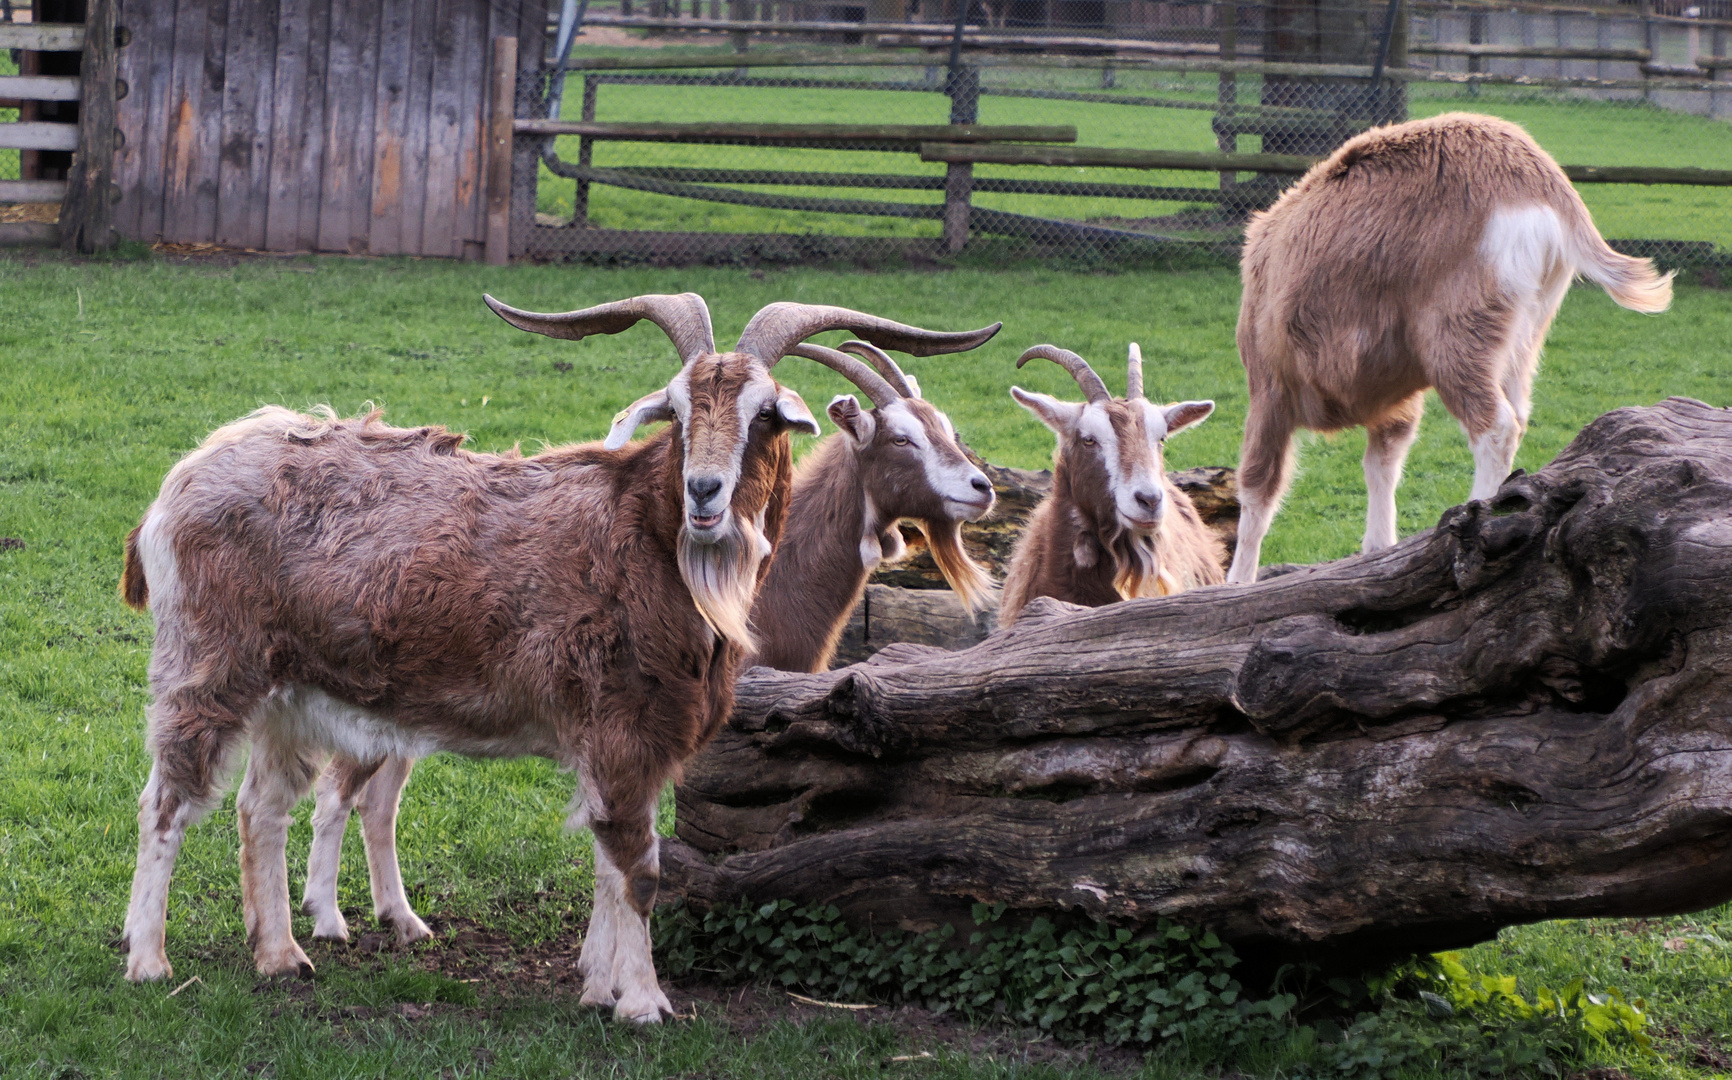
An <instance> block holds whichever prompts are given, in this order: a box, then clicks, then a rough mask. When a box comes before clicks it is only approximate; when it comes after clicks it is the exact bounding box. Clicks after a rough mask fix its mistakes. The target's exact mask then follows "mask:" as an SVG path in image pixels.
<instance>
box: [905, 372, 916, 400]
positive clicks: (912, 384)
mask: <svg viewBox="0 0 1732 1080" xmlns="http://www.w3.org/2000/svg"><path fill="white" fill-rule="evenodd" d="M902 381H903V382H905V383H907V384H908V392H909V393H910V394H912V395H914V396H915V397H919V396H920V384H919V383H918V382H916V381H915V379H914V376H912V375H910V374H908V373H907V372H906V371H904V372H903V373H902Z"/></svg>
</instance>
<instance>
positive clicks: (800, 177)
mask: <svg viewBox="0 0 1732 1080" xmlns="http://www.w3.org/2000/svg"><path fill="white" fill-rule="evenodd" d="M1728 2H1732V0H1728ZM971 3H972V6H971V7H970V9H969V11H968V12H967V18H968V20H969V25H968V27H967V29H966V30H965V33H964V35H963V41H962V44H963V48H962V49H961V50H960V63H959V64H957V65H956V66H954V67H953V66H952V63H951V56H950V55H949V53H948V50H949V49H950V48H951V47H952V46H953V45H954V41H953V39H952V28H951V26H950V25H948V23H949V21H950V20H953V19H954V17H955V15H956V11H955V9H954V7H951V8H949V9H948V10H947V9H945V8H944V7H943V6H942V5H939V4H937V3H928V2H927V0H915V2H912V3H910V4H908V6H907V7H906V8H903V7H902V6H901V3H900V0H897V2H896V3H894V4H892V5H891V7H892V9H893V10H892V11H891V12H890V13H889V14H891V15H893V16H894V17H895V19H896V21H895V22H891V21H889V20H888V19H887V18H886V13H885V12H884V11H883V10H881V9H880V7H879V5H877V4H873V5H871V7H870V8H868V7H866V6H852V5H837V4H789V3H781V2H777V3H773V4H771V3H764V4H758V3H750V4H747V3H730V4H727V5H715V4H698V3H693V4H691V5H689V6H688V7H686V8H681V7H680V6H679V5H678V4H676V3H674V2H673V0H665V2H664V3H662V4H660V5H659V6H658V5H643V4H639V5H638V7H637V8H636V9H632V8H629V7H628V6H627V5H626V4H625V3H624V2H623V0H615V4H616V5H617V6H614V5H609V6H602V5H600V4H592V6H591V9H590V12H591V15H590V19H591V23H590V25H589V27H588V28H587V29H586V31H585V34H584V35H583V36H580V37H579V38H578V39H577V41H578V49H577V50H576V51H575V52H574V55H573V57H572V58H571V61H570V64H571V67H572V70H571V72H570V74H569V76H568V77H567V78H566V80H565V83H564V91H563V94H562V95H561V96H560V99H559V101H558V102H557V108H555V107H554V106H555V102H553V101H550V100H549V95H548V87H549V85H550V83H551V82H553V81H554V80H553V78H552V76H553V70H552V66H551V64H550V66H549V67H548V68H544V69H543V70H542V71H541V72H539V73H536V74H533V75H530V76H526V77H525V79H524V80H523V81H522V83H521V85H520V87H519V102H518V114H519V116H521V117H538V118H541V117H547V116H548V115H549V114H550V113H556V114H557V115H558V117H559V118H560V119H561V120H564V121H574V122H577V123H580V124H588V125H591V126H590V127H586V128H583V129H581V133H569V134H560V135H556V136H547V137H525V136H520V137H519V150H520V154H521V155H522V156H521V157H520V172H521V173H522V178H521V179H520V187H521V191H522V195H523V198H522V200H521V201H522V202H525V203H528V204H529V205H525V206H519V207H518V209H517V211H516V213H515V215H514V234H513V239H514V248H515V250H517V251H519V252H522V253H527V254H529V255H532V256H535V257H541V258H555V259H580V260H586V261H600V262H654V263H700V262H712V263H759V262H825V261H875V260H886V259H905V260H910V259H911V260H916V261H919V260H925V259H942V258H960V259H970V258H973V259H985V260H1000V259H1005V258H1036V259H1045V260H1060V261H1065V262H1072V263H1075V262H1082V263H1099V264H1114V263H1124V262H1128V261H1135V260H1138V259H1145V258H1155V259H1161V260H1168V261H1170V260H1172V259H1173V258H1175V257H1179V256H1184V255H1196V256H1201V257H1204V258H1216V259H1218V258H1231V257H1233V256H1235V255H1236V254H1237V250H1238V246H1239V243H1240V240H1241V237H1242V232H1243V228H1244V224H1245V221H1246V219H1247V217H1248V216H1249V214H1250V213H1252V212H1253V211H1255V210H1257V209H1259V208H1261V207H1264V206H1267V205H1269V203H1271V202H1272V201H1273V200H1274V198H1275V197H1276V196H1277V195H1278V194H1279V192H1280V190H1281V189H1282V187H1284V186H1285V185H1286V184H1289V183H1291V182H1293V181H1294V180H1296V179H1297V177H1298V174H1299V172H1298V170H1300V169H1302V168H1303V163H1300V165H1298V166H1294V164H1293V159H1295V158H1315V157H1321V156H1324V155H1326V154H1328V153H1329V152H1330V151H1331V150H1333V149H1334V148H1335V147H1336V146H1338V145H1339V144H1340V143H1341V142H1342V141H1343V140H1344V139H1346V138H1349V137H1351V136H1352V135H1354V134H1356V133H1357V132H1359V131H1363V130H1365V129H1366V128H1368V127H1371V126H1373V125H1376V124H1380V123H1389V122H1395V121H1400V120H1404V119H1408V118H1418V117H1423V116H1431V115H1436V114H1438V113H1441V112H1446V111H1451V110H1462V109H1465V110H1471V111H1476V112H1485V113H1491V114H1495V115H1499V116H1504V117H1506V118H1508V119H1511V120H1515V121H1517V122H1519V123H1521V124H1522V125H1523V126H1525V127H1526V128H1527V129H1528V131H1529V132H1531V133H1532V134H1533V135H1534V136H1535V138H1536V139H1538V140H1539V142H1540V143H1541V145H1543V146H1545V147H1546V148H1547V149H1548V150H1550V151H1551V152H1552V154H1553V155H1554V156H1555V157H1557V158H1558V159H1559V160H1560V162H1562V163H1564V164H1566V165H1591V166H1622V167H1632V166H1634V167H1644V166H1645V167H1652V168H1680V167H1683V168H1699V169H1707V170H1732V82H1725V83H1724V84H1723V88H1717V87H1718V86H1720V85H1722V84H1716V83H1714V82H1713V81H1712V80H1713V79H1715V78H1717V77H1718V78H1721V79H1725V78H1726V77H1727V74H1728V73H1727V72H1726V71H1723V70H1721V69H1718V68H1716V67H1715V66H1713V65H1712V64H1711V63H1710V64H1709V66H1707V67H1696V66H1691V67H1690V68H1689V70H1690V72H1693V73H1694V74H1693V75H1691V74H1688V73H1686V72H1685V71H1684V68H1685V67H1686V66H1687V65H1695V64H1696V63H1697V58H1698V57H1700V58H1705V59H1708V58H1712V57H1719V56H1724V54H1725V51H1726V48H1725V45H1726V41H1725V38H1726V33H1727V29H1728V27H1732V20H1715V19H1711V18H1707V17H1705V16H1702V15H1701V12H1700V10H1697V11H1696V13H1695V14H1693V15H1690V16H1687V17H1686V16H1685V15H1683V14H1682V13H1681V12H1680V13H1679V14H1678V15H1677V16H1676V17H1673V16H1669V15H1667V14H1666V13H1665V12H1663V11H1661V10H1660V8H1659V6H1658V5H1657V4H1656V5H1652V6H1651V7H1650V8H1649V9H1648V10H1647V11H1645V12H1644V11H1643V10H1641V9H1632V8H1630V7H1627V6H1607V7H1606V8H1605V9H1604V10H1593V9H1589V8H1585V7H1582V6H1580V5H1575V6H1572V8H1571V9H1570V10H1569V11H1568V12H1558V11H1555V10H1549V9H1545V8H1542V7H1540V6H1538V5H1510V6H1509V7H1507V8H1501V9H1496V10H1493V9H1489V8H1486V7H1483V6H1477V7H1471V8H1470V7H1466V6H1463V5H1457V4H1438V3H1428V4H1415V5H1412V6H1409V5H1408V4H1407V3H1392V2H1388V0H1361V2H1358V3H1353V2H1350V0H1330V2H1329V3H1326V4H1325V3H1308V4H1301V3H1296V2H1293V0H1271V2H1269V3H1264V4H1249V3H1176V2H1154V0H999V2H997V3H981V2H980V0H971ZM1728 14H1732V13H1728ZM1392 16H1393V17H1392ZM860 20H868V21H866V22H863V23H859V21H860ZM849 21H854V22H857V23H859V25H860V26H861V27H862V29H861V30H860V31H859V32H852V31H850V30H846V29H840V30H839V29H836V27H837V26H839V25H842V24H844V23H847V22H849ZM1721 22H1725V23H1726V25H1724V26H1722V25H1720V23H1721ZM644 24H649V25H644ZM706 24H710V28H708V29H706V28H705V27H706ZM747 24H749V25H750V26H751V27H752V29H751V30H750V31H746V30H740V29H739V27H740V26H742V25H747ZM694 27H695V28H697V29H693V28H694ZM778 28H780V29H778ZM742 49H743V50H744V51H743V52H742V51H741V50H742ZM1656 73H1658V74H1656ZM670 124H678V125H690V124H707V125H716V126H714V127H711V128H709V129H706V131H705V132H702V133H694V132H693V131H691V130H686V131H683V132H676V133H669V132H667V131H666V130H663V129H656V128H653V127H652V128H642V127H638V128H629V129H628V128H625V127H622V125H670ZM959 124H960V125H978V127H977V129H976V130H974V131H973V132H958V131H957V129H955V128H951V129H950V130H949V132H948V133H946V132H945V130H944V126H945V125H959ZM777 125H784V126H782V127H778V126H777ZM785 125H808V126H809V127H807V128H805V129H802V130H798V131H793V130H790V129H789V128H787V127H785ZM825 125H827V126H825ZM1064 127H1074V129H1075V134H1074V136H1072V137H1069V138H1068V141H1067V139H1066V136H1065V134H1064V133H1062V132H1059V131H1055V130H1053V129H1058V128H1064ZM920 128H924V129H926V130H925V131H924V133H923V132H921V131H920V130H915V129H920ZM970 140H978V141H970ZM935 144H944V145H946V146H949V147H950V148H951V149H950V150H949V151H943V150H942V149H940V150H939V151H935V150H934V146H935ZM957 147H964V148H966V149H964V150H958V149H956V148H957ZM983 147H998V148H1004V147H1009V148H1011V149H1010V151H1007V153H1009V155H1010V157H1013V158H1020V159H1022V160H1025V161H1026V160H1041V161H1048V162H1052V161H1063V162H1064V163H1062V164H1052V163H1047V164H1029V163H1016V164H1012V163H1008V160H1007V159H1006V158H1005V157H1004V156H1003V155H1000V156H999V157H998V158H997V159H995V160H982V159H981V158H980V154H981V153H982V150H983ZM1018 147H1020V148H1021V149H1017V148H1018ZM1042 147H1045V148H1047V149H1046V150H1042V149H1041V148H1042ZM1081 148H1100V149H1103V150H1115V151H1144V152H1147V153H1144V154H1142V155H1140V156H1137V157H1136V159H1135V160H1134V161H1126V160H1124V158H1123V155H1122V154H1121V155H1120V156H1119V157H1116V158H1115V157H1113V155H1111V154H1100V153H1083V152H1082V149H1081ZM1055 151H1068V154H1067V153H1058V152H1055ZM1156 152H1159V153H1156ZM946 153H948V154H950V155H952V157H951V158H950V159H946V158H945V154H946ZM1079 154H1080V155H1081V156H1080V157H1078V155H1079ZM1221 154H1231V155H1241V156H1236V157H1234V158H1231V159H1229V160H1228V161H1226V162H1222V161H1220V160H1219V159H1218V158H1216V157H1210V156H1209V155H1221ZM1031 155H1032V158H1031V157H1030V156H1031ZM1187 155H1189V157H1188V158H1187ZM1267 155H1286V156H1288V157H1289V160H1288V161H1286V162H1280V161H1273V160H1272V159H1270V158H1268V157H1267ZM957 156H960V158H962V159H970V158H972V159H974V160H973V163H972V164H969V163H967V162H966V160H964V161H958V160H956V157H957ZM990 156H991V155H989V157H990ZM1180 159H1184V160H1180ZM1229 165H1230V166H1233V167H1231V168H1229V167H1227V166H1229ZM1578 190H1580V191H1581V192H1582V195H1583V198H1584V200H1585V201H1586V202H1587V204H1588V206H1589V208H1590V209H1591V210H1592V212H1593V213H1594V217H1595V220H1596V222H1597V223H1598V224H1599V226H1600V229H1601V231H1602V232H1603V233H1604V234H1605V235H1606V236H1607V238H1608V239H1610V240H1613V241H1614V243H1615V244H1616V245H1617V246H1619V247H1620V248H1623V249H1625V250H1629V251H1633V252H1640V253H1642V254H1649V255H1656V256H1659V257H1661V258H1663V259H1665V260H1667V261H1669V262H1673V263H1688V262H1701V261H1723V260H1725V259H1726V258H1727V253H1728V251H1732V187H1725V186H1710V185H1699V184H1677V183H1670V184H1607V183H1583V184H1580V185H1578ZM531 206H532V207H533V209H530V207H531Z"/></svg>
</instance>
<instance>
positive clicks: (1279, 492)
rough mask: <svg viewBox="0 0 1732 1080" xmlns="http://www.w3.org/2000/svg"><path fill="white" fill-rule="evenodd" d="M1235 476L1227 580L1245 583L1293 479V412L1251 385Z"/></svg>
mask: <svg viewBox="0 0 1732 1080" xmlns="http://www.w3.org/2000/svg"><path fill="white" fill-rule="evenodd" d="M1238 480H1239V539H1238V544H1237V546H1236V547H1235V548H1234V549H1233V565H1232V568H1231V569H1229V570H1228V571H1227V580H1228V581H1229V582H1233V583H1236V584H1240V585H1249V584H1251V583H1252V582H1254V581H1256V580H1257V565H1258V563H1259V562H1260V561H1261V560H1262V556H1263V538H1264V537H1265V536H1267V535H1268V533H1269V526H1270V524H1271V523H1273V522H1274V520H1275V512H1276V511H1277V510H1279V509H1280V508H1281V497H1282V496H1283V495H1285V494H1286V493H1287V485H1288V484H1290V483H1292V480H1293V417H1292V414H1291V412H1290V411H1289V408H1288V405H1287V403H1286V401H1285V400H1283V399H1278V398H1277V397H1276V395H1275V394H1274V392H1273V391H1271V390H1266V389H1262V390H1260V389H1258V388H1256V387H1253V388H1252V391H1251V407H1250V409H1249V411H1248V412H1247V413H1246V416H1245V447H1244V449H1243V450H1242V451H1241V452H1240V455H1239V475H1238Z"/></svg>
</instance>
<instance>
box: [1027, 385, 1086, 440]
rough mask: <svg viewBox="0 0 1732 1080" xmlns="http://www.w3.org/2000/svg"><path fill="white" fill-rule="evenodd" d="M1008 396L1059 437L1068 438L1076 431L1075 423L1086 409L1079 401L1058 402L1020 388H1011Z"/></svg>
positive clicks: (1050, 396)
mask: <svg viewBox="0 0 1732 1080" xmlns="http://www.w3.org/2000/svg"><path fill="white" fill-rule="evenodd" d="M1010 396H1011V397H1013V398H1015V399H1016V403H1017V404H1018V405H1021V406H1022V407H1023V408H1025V409H1027V410H1028V411H1029V412H1031V413H1033V414H1034V415H1035V418H1036V419H1038V420H1039V421H1040V422H1041V423H1043V424H1045V425H1046V426H1047V427H1049V428H1051V429H1052V430H1053V431H1054V432H1055V433H1056V434H1058V435H1059V436H1060V437H1067V438H1068V437H1069V436H1070V433H1071V432H1073V431H1075V430H1076V425H1077V421H1078V420H1080V419H1082V414H1083V409H1084V408H1086V407H1087V406H1085V405H1084V404H1083V403H1082V402H1080V401H1060V400H1059V399H1058V398H1055V397H1053V396H1052V395H1051V394H1040V393H1035V392H1034V391H1032V390H1024V389H1023V388H1022V387H1020V386H1013V387H1011V388H1010Z"/></svg>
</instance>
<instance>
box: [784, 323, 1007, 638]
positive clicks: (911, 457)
mask: <svg viewBox="0 0 1732 1080" xmlns="http://www.w3.org/2000/svg"><path fill="white" fill-rule="evenodd" d="M844 353H853V354H855V355H856V356H862V357H865V358H866V359H867V360H870V361H871V362H872V364H873V366H874V367H876V368H877V369H878V370H877V371H873V370H872V369H871V368H869V367H867V366H866V365H865V364H862V363H861V362H860V361H859V360H856V359H854V357H853V356H848V355H844ZM794 354H795V355H797V356H804V357H806V358H807V359H810V360H816V361H818V362H819V363H823V364H825V365H827V366H829V367H832V368H835V369H836V370H837V371H840V372H841V373H842V374H844V375H846V376H848V378H849V379H850V380H852V381H853V382H854V384H855V385H856V386H858V387H860V389H861V390H862V391H864V392H865V394H866V397H867V399H868V400H869V401H871V403H872V407H871V408H870V409H861V408H860V403H859V402H858V401H856V400H855V398H854V396H853V395H852V394H841V395H838V396H837V397H836V398H835V400H833V401H831V402H830V405H829V408H828V409H827V410H826V411H827V412H828V413H829V415H830V419H831V420H833V421H835V423H836V426H837V427H838V428H840V429H841V430H840V431H839V432H837V433H836V434H834V435H831V436H829V437H828V438H826V439H824V440H823V441H822V442H820V443H819V444H818V445H817V447H815V448H814V449H813V450H812V452H811V453H810V454H809V455H808V456H807V457H806V459H805V460H804V461H802V462H801V463H800V465H799V467H798V468H797V469H795V470H794V487H793V494H792V495H791V496H790V497H789V500H788V524H787V528H786V529H785V530H784V531H783V533H782V542H781V544H780V545H779V546H778V547H777V549H776V558H775V561H774V562H772V563H771V564H770V570H769V573H768V574H767V575H766V577H765V578H764V586H763V588H761V589H759V590H758V602H757V605H756V606H755V607H754V608H753V609H752V625H753V627H754V628H756V629H757V630H758V631H759V637H760V640H761V642H762V644H761V645H760V646H759V649H758V653H757V655H756V656H755V657H753V658H752V661H751V662H752V663H757V664H762V665H764V666H765V667H772V668H779V669H781V670H784V671H823V670H824V669H825V668H827V667H828V666H829V665H830V658H831V657H832V656H833V655H834V654H835V652H836V642H837V639H838V638H839V637H840V636H841V633H842V628H843V626H845V625H846V624H847V621H848V616H849V614H850V613H851V612H852V611H853V610H854V607H855V605H857V604H858V603H859V602H860V594H861V593H862V592H863V591H865V588H866V579H867V578H868V577H870V576H871V574H872V572H873V571H874V570H876V569H877V568H878V567H879V565H880V564H882V563H888V562H895V561H896V560H898V559H900V558H902V557H903V556H904V555H905V554H906V553H907V547H906V545H905V544H904V543H903V540H902V533H901V531H900V530H899V529H898V528H897V527H896V523H897V522H898V521H899V520H901V519H903V518H909V519H912V520H914V521H915V522H916V523H917V524H918V525H919V527H920V530H921V531H922V532H923V533H925V534H926V539H927V543H928V545H929V547H930V549H931V551H932V558H933V561H934V562H935V563H937V564H938V569H939V570H940V571H941V572H942V573H943V574H944V577H945V580H946V581H948V582H949V583H950V587H951V588H952V589H954V590H955V591H956V594H957V596H958V597H959V598H960V599H961V600H962V602H963V605H964V606H965V607H967V608H968V609H969V610H970V611H974V610H978V609H979V608H980V607H981V606H983V605H984V604H985V603H986V602H987V600H988V599H989V598H990V596H991V590H992V579H991V578H990V577H988V576H987V573H986V571H985V570H983V569H981V568H980V566H979V565H977V564H976V563H975V562H974V561H973V560H972V559H970V558H969V557H968V554H967V552H965V551H964V550H963V547H962V534H961V524H962V522H964V521H978V520H979V519H980V518H981V517H983V516H985V515H986V513H987V512H988V511H990V510H991V509H992V504H993V499H994V495H993V491H992V481H990V480H988V479H987V478H986V474H985V473H983V472H981V471H980V470H979V469H977V468H975V466H974V465H973V464H972V463H971V462H970V461H969V460H968V455H967V454H966V453H964V452H963V449H962V447H961V446H960V445H959V444H958V443H957V441H956V428H955V427H954V426H953V425H952V424H951V422H950V418H949V417H948V416H946V415H944V413H942V412H940V411H939V410H938V409H936V408H934V407H933V406H932V405H930V404H928V403H927V402H926V401H925V400H923V399H922V398H921V396H920V386H919V384H918V383H917V382H915V381H914V379H913V378H912V377H911V376H908V375H905V374H903V372H902V369H901V368H899V367H897V366H896V362H895V361H894V360H892V359H891V358H890V357H889V355H888V354H886V353H885V352H884V351H883V350H881V349H879V348H877V347H876V346H874V345H872V344H870V343H868V342H864V341H850V342H847V343H845V344H843V346H842V352H838V351H836V350H834V349H827V348H825V347H823V346H822V345H801V346H798V347H796V348H795V349H794Z"/></svg>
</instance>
